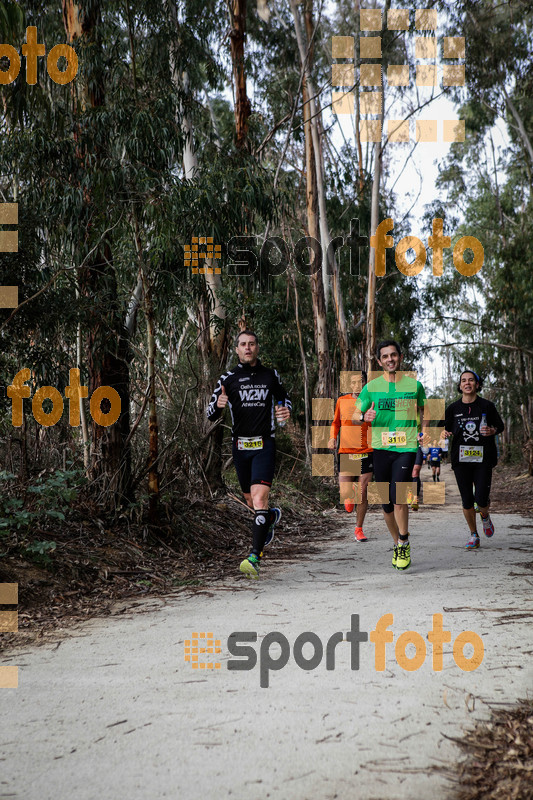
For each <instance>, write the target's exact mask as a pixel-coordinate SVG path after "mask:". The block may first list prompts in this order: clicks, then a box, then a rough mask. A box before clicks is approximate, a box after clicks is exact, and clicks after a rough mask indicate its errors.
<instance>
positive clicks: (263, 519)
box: [207, 329, 292, 578]
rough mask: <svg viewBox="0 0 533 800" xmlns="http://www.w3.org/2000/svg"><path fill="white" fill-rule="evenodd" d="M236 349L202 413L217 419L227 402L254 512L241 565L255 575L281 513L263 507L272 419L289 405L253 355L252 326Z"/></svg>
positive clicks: (270, 473)
mask: <svg viewBox="0 0 533 800" xmlns="http://www.w3.org/2000/svg"><path fill="white" fill-rule="evenodd" d="M235 352H236V353H237V356H238V358H239V363H238V364H237V366H236V367H234V368H233V369H231V370H229V371H228V372H227V373H226V374H225V375H222V376H221V377H220V379H219V381H218V383H217V385H216V388H215V391H214V392H213V395H212V397H211V401H210V403H209V406H208V409H207V416H208V418H209V419H210V420H213V421H214V420H216V419H218V418H219V417H220V416H221V415H222V414H223V413H224V409H225V407H226V405H227V406H228V407H229V409H230V412H231V422H232V427H231V436H232V440H233V463H234V464H235V469H236V471H237V477H238V479H239V483H240V485H241V489H242V491H243V494H244V498H245V500H246V502H247V504H248V506H249V507H250V508H252V509H253V510H254V512H255V513H254V520H253V523H252V552H251V553H250V555H249V556H248V558H245V559H244V561H243V562H242V563H241V566H240V570H241V572H242V573H244V574H245V575H246V576H247V577H248V578H258V577H259V566H260V559H261V556H262V553H263V548H264V547H266V545H269V544H270V542H271V541H272V539H273V538H274V526H275V525H276V523H278V522H279V520H280V517H281V510H280V509H279V508H269V507H268V495H269V492H270V487H271V486H272V479H273V477H274V467H275V460H276V444H275V439H274V436H275V420H276V419H277V420H278V423H282V424H284V423H285V422H286V421H287V420H288V419H289V416H290V413H291V408H292V405H291V401H290V399H289V396H288V394H287V392H286V391H285V388H284V386H283V384H282V382H281V378H280V376H279V375H278V373H277V371H276V370H275V369H269V368H268V367H264V366H263V365H262V364H261V362H260V360H259V359H258V357H257V355H258V353H259V342H258V340H257V336H256V335H255V333H254V332H253V331H251V330H248V329H247V330H245V331H241V333H239V335H238V336H237V338H236V339H235ZM275 403H277V405H276V406H275V405H274V404H275ZM274 408H275V412H274Z"/></svg>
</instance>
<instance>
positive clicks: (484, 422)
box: [444, 370, 504, 550]
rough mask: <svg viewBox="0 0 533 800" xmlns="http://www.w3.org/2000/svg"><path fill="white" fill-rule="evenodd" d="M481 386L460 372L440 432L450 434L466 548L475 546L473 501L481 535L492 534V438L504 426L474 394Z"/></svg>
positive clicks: (495, 458)
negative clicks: (455, 396)
mask: <svg viewBox="0 0 533 800" xmlns="http://www.w3.org/2000/svg"><path fill="white" fill-rule="evenodd" d="M481 386H482V381H481V378H480V377H479V375H477V374H476V373H475V372H472V370H465V371H464V372H462V373H461V377H460V379H459V385H458V386H457V390H458V391H459V392H461V393H462V395H463V396H462V399H461V400H457V401H456V402H455V403H452V404H451V405H449V406H448V408H447V409H446V419H445V431H444V435H445V436H446V437H447V438H448V437H449V436H453V440H452V452H451V462H452V469H453V471H454V473H455V479H456V481H457V486H458V487H459V491H460V492H461V499H462V501H463V514H464V517H465V520H466V522H467V524H468V526H469V528H470V539H469V540H468V542H467V544H466V549H467V550H475V549H476V548H478V547H479V536H478V535H477V525H476V512H475V510H474V500H475V502H476V503H477V504H478V506H479V510H480V512H481V521H482V523H483V530H484V532H485V535H486V536H492V535H493V534H494V525H493V523H492V520H491V518H490V514H489V503H490V486H491V482H492V470H493V468H494V467H495V466H496V464H497V461H498V454H497V451H496V442H495V441H494V437H495V436H496V434H498V433H501V432H502V431H503V429H504V424H503V421H502V418H501V417H500V415H499V414H498V412H497V410H496V407H495V405H494V403H491V402H490V400H485V398H484V397H479V396H478V394H477V392H478V391H479V389H481ZM472 486H474V489H475V494H474V491H473V490H472Z"/></svg>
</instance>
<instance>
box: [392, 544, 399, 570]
mask: <svg viewBox="0 0 533 800" xmlns="http://www.w3.org/2000/svg"><path fill="white" fill-rule="evenodd" d="M397 563H398V545H397V544H395V545H394V552H393V554H392V566H393V567H394V569H398V567H397V566H396V564H397Z"/></svg>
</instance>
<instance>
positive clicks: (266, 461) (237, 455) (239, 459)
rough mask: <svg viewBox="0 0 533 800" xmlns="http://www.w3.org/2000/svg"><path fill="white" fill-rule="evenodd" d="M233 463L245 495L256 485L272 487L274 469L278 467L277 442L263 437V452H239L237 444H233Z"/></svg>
mask: <svg viewBox="0 0 533 800" xmlns="http://www.w3.org/2000/svg"><path fill="white" fill-rule="evenodd" d="M233 463H234V464H235V470H236V472H237V478H238V479H239V483H240V485H241V489H242V491H243V492H244V493H245V494H248V493H249V492H250V486H252V485H253V484H254V483H258V484H261V485H263V486H272V479H273V478H274V468H275V466H276V442H275V440H274V439H266V438H264V437H263V447H262V448H261V450H239V449H238V447H237V442H236V441H234V442H233Z"/></svg>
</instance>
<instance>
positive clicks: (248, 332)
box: [234, 328, 259, 347]
mask: <svg viewBox="0 0 533 800" xmlns="http://www.w3.org/2000/svg"><path fill="white" fill-rule="evenodd" d="M243 334H246V336H253V337H254V339H255V343H256V344H259V339H258V338H257V334H256V333H254V331H251V330H250V328H245V329H244V330H243V331H239V333H238V334H237V336H236V337H235V342H234V344H235V347H238V346H239V339H240V337H241V336H242V335H243Z"/></svg>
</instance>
